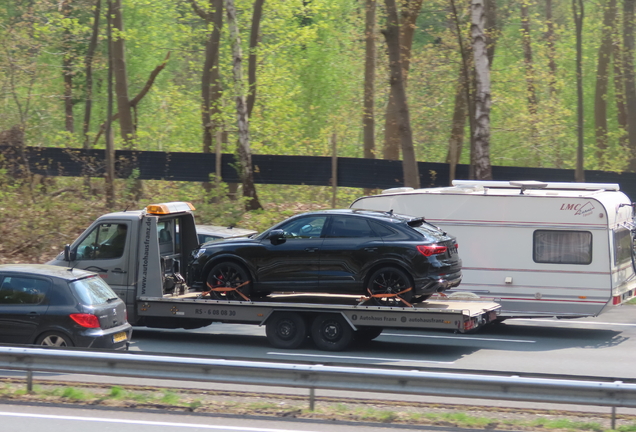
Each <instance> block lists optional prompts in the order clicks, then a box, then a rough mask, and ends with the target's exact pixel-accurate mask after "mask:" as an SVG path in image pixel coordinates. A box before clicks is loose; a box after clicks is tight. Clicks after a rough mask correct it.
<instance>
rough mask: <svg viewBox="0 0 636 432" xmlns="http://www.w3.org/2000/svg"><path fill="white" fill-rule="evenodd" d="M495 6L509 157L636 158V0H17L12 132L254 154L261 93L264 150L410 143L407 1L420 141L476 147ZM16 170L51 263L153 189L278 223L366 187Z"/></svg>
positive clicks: (2, 64)
mask: <svg viewBox="0 0 636 432" xmlns="http://www.w3.org/2000/svg"><path fill="white" fill-rule="evenodd" d="M475 4H480V5H481V6H482V10H483V16H482V17H481V19H482V23H483V24H484V28H483V30H484V35H485V37H486V41H487V55H488V60H489V61H488V68H489V74H490V79H489V85H490V89H489V90H490V97H491V99H490V102H491V106H490V107H489V109H490V111H489V113H488V115H489V118H488V121H489V127H490V131H489V135H488V137H487V138H488V142H487V144H488V146H489V149H488V151H489V159H490V162H491V163H492V164H493V165H507V166H534V167H554V168H571V169H574V168H576V164H577V150H579V151H580V157H579V161H580V163H582V164H583V167H584V168H585V169H595V170H611V171H625V170H630V171H633V170H634V166H636V164H635V160H636V158H635V157H634V156H633V155H634V154H636V153H635V152H634V151H632V148H636V142H635V143H631V142H630V135H634V140H636V134H630V126H631V127H633V128H634V131H636V124H632V125H630V124H629V121H628V119H630V118H636V89H635V88H634V64H633V63H634V61H633V60H634V58H633V51H634V7H635V4H636V1H635V0H555V1H553V0H537V1H530V0H472V1H467V0H464V1H458V0H427V1H425V2H424V1H422V0H401V1H398V2H397V5H396V4H395V2H394V1H392V0H386V1H385V2H380V1H378V2H376V1H375V0H321V1H310V0H302V1H301V0H267V1H265V0H232V1H231V2H229V1H228V0H226V1H225V2H224V1H223V0H209V1H204V0H154V1H148V0H110V1H107V0H60V1H55V2H54V1H49V0H0V46H1V47H2V48H0V50H2V51H1V52H2V55H0V80H1V81H0V103H1V105H0V106H1V108H0V112H1V115H0V145H5V146H10V147H14V148H18V149H20V148H24V147H25V146H35V147H66V148H107V146H108V139H106V138H109V139H110V140H111V145H112V146H113V148H116V149H119V148H121V149H136V150H150V151H170V152H214V151H215V146H216V145H217V141H218V143H219V144H220V145H221V150H222V151H223V152H224V153H240V151H239V150H240V149H241V145H237V142H238V141H240V140H239V138H240V131H241V130H240V129H241V128H240V122H238V123H237V104H236V103H235V100H236V99H237V96H243V97H245V102H246V111H247V112H246V114H247V115H248V116H249V142H248V144H249V147H248V150H249V151H250V152H253V153H259V154H285V155H314V156H330V155H332V153H333V151H334V148H337V154H338V156H346V157H375V158H386V159H400V158H402V157H403V155H402V154H401V149H403V148H404V147H400V144H399V140H400V138H399V134H400V132H399V129H400V125H401V124H400V121H401V120H400V119H399V118H398V120H396V117H395V114H394V113H392V112H391V111H392V109H393V108H392V102H391V101H392V99H393V98H392V97H391V88H392V86H393V84H394V75H392V66H393V63H395V62H392V61H390V55H389V54H391V52H390V51H391V50H390V34H391V32H390V30H391V22H390V17H391V16H390V14H387V11H388V12H390V11H391V8H392V7H393V6H397V12H398V15H397V17H398V18H397V20H398V21H399V28H400V38H399V42H400V46H399V47H400V55H401V57H400V62H401V66H402V75H403V76H402V78H403V79H404V81H405V92H406V100H407V101H408V110H409V111H408V113H409V117H410V125H409V126H410V128H411V132H412V145H413V151H414V155H415V159H416V160H418V161H428V162H451V163H465V164H471V161H474V160H473V159H472V158H471V153H474V145H475V144H474V142H473V143H472V145H471V141H473V140H474V138H473V137H472V135H473V133H474V130H473V129H474V127H475V126H474V117H475V109H476V108H475V100H474V99H475V86H476V83H477V81H478V78H477V77H476V75H477V74H476V73H475V68H474V67H473V65H474V64H475V63H474V62H473V59H474V56H473V54H474V52H473V50H472V47H473V46H474V43H473V42H474V36H475V26H474V18H473V17H472V16H471V13H472V12H473V11H474V7H475ZM229 6H232V7H235V9H236V15H235V17H234V19H235V21H233V18H232V17H231V16H230V14H227V12H228V10H229ZM108 7H111V8H112V9H111V12H110V14H109V13H108ZM232 23H236V24H237V25H238V27H237V28H236V33H234V34H233V33H232V31H231V30H232ZM107 24H108V25H107ZM239 38H240V39H239ZM109 40H110V41H111V44H110V45H109V43H108V41H109ZM233 42H238V43H239V44H240V45H238V46H240V47H241V48H242V51H243V53H244V57H245V58H244V59H243V61H242V62H241V61H240V59H239V64H241V63H242V67H243V69H244V71H245V76H241V75H240V74H239V75H237V69H236V66H237V61H236V60H237V57H236V54H237V51H236V49H237V46H233ZM387 42H389V44H387ZM109 60H110V62H109ZM109 63H110V66H111V67H110V68H109ZM394 71H395V70H394V69H393V72H394ZM239 72H240V71H239ZM113 76H114V77H113ZM466 83H469V84H468V85H467V86H466ZM365 92H366V93H365ZM109 94H110V95H112V99H110V100H109ZM365 95H366V96H365ZM630 107H632V110H631V111H630ZM109 113H110V115H109ZM632 123H636V121H635V122H632ZM109 127H112V129H111V130H112V133H110V134H109V133H107V131H108V130H109ZM396 129H397V132H396ZM471 131H472V132H471ZM471 147H473V151H472V152H471ZM454 154H456V155H457V157H454V156H453V155H454ZM453 159H455V160H453ZM9 173H12V174H9ZM13 173H14V171H11V170H10V167H9V166H8V165H7V161H5V164H4V165H2V166H0V184H1V185H2V186H3V188H2V192H0V214H1V215H2V219H3V220H4V221H10V222H9V223H8V224H4V226H3V227H2V228H0V231H2V232H0V234H1V235H2V238H3V241H2V243H0V262H9V261H15V260H24V259H29V260H31V261H41V260H43V259H44V258H43V257H44V256H46V255H47V254H49V257H50V250H45V251H43V250H42V247H41V245H42V244H45V245H46V247H45V248H46V249H48V248H49V244H51V245H52V246H50V248H51V249H55V250H59V248H60V245H61V244H63V242H64V241H70V240H72V239H73V238H74V237H75V236H76V235H77V234H78V230H80V231H81V228H82V227H85V226H87V225H88V223H89V222H90V221H91V220H92V219H93V218H94V217H95V215H97V214H99V213H103V212H105V211H109V210H110V209H113V208H117V209H119V208H122V207H128V206H130V205H140V204H139V203H140V202H142V201H144V200H145V201H148V200H151V201H158V200H188V201H194V202H195V204H196V205H197V206H198V207H199V208H200V209H201V210H203V211H201V212H198V213H197V215H198V218H199V219H200V220H202V221H204V222H216V223H218V224H235V223H239V224H242V225H246V226H250V227H252V228H255V229H263V228H265V227H266V226H268V225H269V224H270V223H272V222H276V221H278V220H281V218H283V217H285V216H288V215H290V214H292V213H294V212H297V211H302V210H306V209H308V208H313V207H324V206H330V205H333V204H334V203H337V204H338V205H339V206H347V205H348V204H349V202H350V201H351V198H353V197H355V196H359V195H360V194H361V193H362V191H360V190H339V194H338V197H337V201H332V196H331V192H330V190H329V189H328V188H316V187H314V188H309V187H304V188H303V187H291V186H290V187H281V186H274V187H268V186H264V185H259V186H258V192H259V195H260V201H261V202H263V203H264V207H265V212H264V213H263V212H262V211H261V212H245V211H244V207H245V204H246V203H247V202H248V201H249V199H250V197H246V198H244V199H243V200H241V199H239V200H237V201H232V200H228V199H226V196H227V192H228V187H229V188H230V189H232V186H228V185H216V187H215V183H214V181H213V180H214V179H211V180H212V182H211V183H209V184H205V185H204V188H201V185H184V184H169V183H167V182H146V183H147V184H145V185H144V188H145V189H140V185H139V183H140V182H138V181H136V180H135V179H134V178H129V179H124V180H119V181H118V183H116V191H111V193H113V195H111V196H112V197H113V198H114V199H110V200H106V201H105V200H104V197H105V196H106V195H108V190H107V189H108V188H107V185H106V183H105V182H103V181H102V180H103V179H96V178H93V179H90V181H89V180H88V179H86V180H84V182H83V186H84V187H81V184H82V181H81V179H74V180H73V179H71V180H68V179H60V178H58V179H56V180H55V183H53V181H52V180H48V181H45V182H41V181H39V180H40V179H33V176H29V175H28V172H27V173H25V175H24V176H15V175H13ZM17 177H20V178H17ZM34 180H38V181H34ZM573 180H574V178H573ZM232 192H233V191H232ZM367 192H368V191H367ZM230 195H232V196H234V195H233V194H230ZM298 203H302V204H298ZM142 205H145V204H142ZM248 208H249V206H248ZM254 208H256V207H254ZM62 213H65V214H67V215H70V214H72V215H73V216H74V217H73V218H70V219H72V222H69V224H68V226H64V224H63V223H60V221H61V220H60V218H57V217H56V218H55V219H56V220H55V221H54V222H55V223H57V224H58V225H56V226H55V228H54V229H53V228H51V225H50V224H51V223H53V221H50V219H51V218H50V217H47V215H50V214H56V215H59V214H62ZM24 215H29V217H28V218H25V216H24ZM36 219H37V221H36ZM7 225H9V227H7ZM43 242H44V243H43Z"/></svg>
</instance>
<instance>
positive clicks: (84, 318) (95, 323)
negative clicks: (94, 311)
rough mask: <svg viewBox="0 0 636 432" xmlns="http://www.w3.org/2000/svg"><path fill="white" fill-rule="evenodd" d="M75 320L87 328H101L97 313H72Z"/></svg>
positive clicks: (71, 315)
mask: <svg viewBox="0 0 636 432" xmlns="http://www.w3.org/2000/svg"><path fill="white" fill-rule="evenodd" d="M69 316H70V317H71V319H72V320H73V321H75V322H76V323H78V324H79V325H81V326H82V327H86V328H99V320H98V319H97V317H96V316H95V315H91V314H84V313H79V314H70V315H69Z"/></svg>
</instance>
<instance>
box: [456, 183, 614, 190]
mask: <svg viewBox="0 0 636 432" xmlns="http://www.w3.org/2000/svg"><path fill="white" fill-rule="evenodd" d="M453 186H463V187H466V186H482V187H487V188H504V189H524V190H525V189H562V190H589V191H595V190H609V191H618V190H620V185H619V184H618V183H575V182H538V181H534V180H527V181H514V180H513V181H493V180H453Z"/></svg>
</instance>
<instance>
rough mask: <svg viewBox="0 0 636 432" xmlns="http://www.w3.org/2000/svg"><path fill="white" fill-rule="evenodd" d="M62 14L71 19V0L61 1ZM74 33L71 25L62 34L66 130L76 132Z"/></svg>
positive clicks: (66, 18) (65, 27)
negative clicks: (74, 110) (74, 113)
mask: <svg viewBox="0 0 636 432" xmlns="http://www.w3.org/2000/svg"><path fill="white" fill-rule="evenodd" d="M60 7H61V12H62V15H64V18H65V20H68V19H70V15H71V9H72V6H71V2H70V1H69V0H64V1H62V2H61V3H60ZM72 38H73V36H72V34H71V30H70V26H69V25H65V26H64V34H63V36H62V74H63V77H64V96H63V99H64V124H65V129H66V132H68V133H70V134H72V133H74V132H75V126H74V123H75V121H74V117H73V64H74V62H75V56H74V55H73V46H72V45H73V44H72Z"/></svg>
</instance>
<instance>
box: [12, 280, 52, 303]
mask: <svg viewBox="0 0 636 432" xmlns="http://www.w3.org/2000/svg"><path fill="white" fill-rule="evenodd" d="M49 286H50V282H48V281H46V280H43V279H35V278H31V277H25V276H5V277H4V278H3V279H2V283H1V284H0V304H32V305H35V304H40V303H43V302H44V300H45V298H46V293H47V291H48V289H49Z"/></svg>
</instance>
